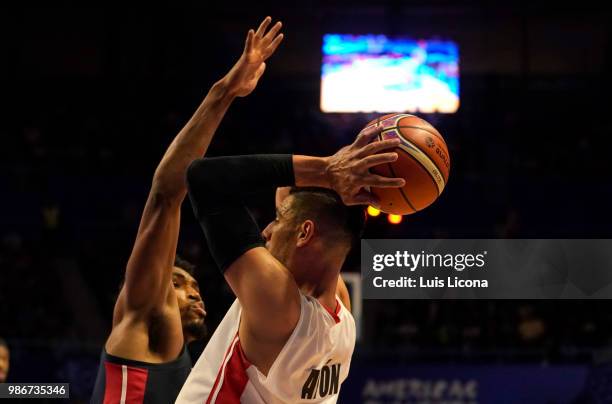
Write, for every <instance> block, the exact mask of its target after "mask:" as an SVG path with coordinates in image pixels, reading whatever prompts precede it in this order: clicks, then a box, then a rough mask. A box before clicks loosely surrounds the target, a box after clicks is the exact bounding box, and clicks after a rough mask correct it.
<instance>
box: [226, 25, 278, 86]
mask: <svg viewBox="0 0 612 404" xmlns="http://www.w3.org/2000/svg"><path fill="white" fill-rule="evenodd" d="M271 22H272V18H270V17H266V18H265V19H264V20H263V21H262V22H261V24H260V25H259V28H257V31H253V30H252V29H250V30H249V32H248V34H247V38H246V42H245V45H244V51H243V52H242V55H241V56H240V59H238V62H236V64H235V65H234V67H232V69H231V70H230V71H229V73H228V74H227V75H226V76H225V77H224V79H223V80H224V81H225V83H226V85H227V88H228V91H229V92H230V93H231V94H232V95H234V96H237V97H245V96H247V95H249V94H250V93H251V92H252V91H253V90H254V89H255V87H256V86H257V82H258V81H259V78H260V77H261V76H262V74H263V73H264V71H265V70H266V63H265V61H266V60H267V59H268V58H269V57H270V56H272V54H274V52H275V51H276V48H278V45H280V43H281V41H282V40H283V34H278V32H279V31H280V29H281V27H282V23H281V22H280V21H278V22H277V23H276V24H274V26H272V28H270V30H269V31H268V32H267V33H266V30H267V29H268V26H269V25H270V23H271Z"/></svg>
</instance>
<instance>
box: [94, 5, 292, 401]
mask: <svg viewBox="0 0 612 404" xmlns="http://www.w3.org/2000/svg"><path fill="white" fill-rule="evenodd" d="M270 23H271V18H270V17H267V18H266V19H265V20H264V21H263V22H262V23H261V25H260V26H259V28H258V29H257V31H254V30H249V32H248V35H247V38H246V44H245V48H244V51H243V53H242V55H241V56H240V58H239V59H238V62H237V63H236V64H235V65H234V66H233V67H232V69H231V70H230V71H229V72H228V73H227V75H225V77H223V78H222V79H221V80H219V81H218V82H217V83H215V84H214V85H213V86H212V88H211V89H210V91H209V92H208V94H207V96H206V98H205V99H204V101H203V102H202V104H201V105H200V106H199V107H198V109H197V110H196V112H195V113H194V115H193V116H192V117H191V119H190V120H189V122H187V124H186V125H185V127H184V128H183V129H182V130H181V131H180V132H179V134H178V135H177V136H176V138H175V139H174V141H173V142H172V144H171V145H170V147H169V148H168V150H167V151H166V153H165V155H164V157H163V158H162V160H161V162H160V163H159V165H158V167H157V169H156V171H155V174H154V176H153V182H152V187H151V191H150V193H149V197H148V199H147V202H146V205H145V208H144V212H143V215H142V218H141V222H140V227H139V229H138V234H137V236H136V241H135V244H134V247H133V250H132V254H131V256H130V258H129V261H128V263H127V268H126V271H125V282H124V285H123V287H122V288H121V291H120V293H119V297H118V298H117V302H116V303H115V309H114V313H113V328H112V330H111V333H110V335H109V337H108V339H107V340H106V344H105V346H104V349H103V352H102V357H101V361H100V368H99V371H98V377H97V380H96V385H95V388H94V393H93V396H92V399H91V402H92V403H122V404H123V403H164V404H167V403H172V402H174V400H175V399H176V396H177V394H178V392H179V390H180V388H181V386H182V385H183V383H184V381H185V379H186V378H187V375H188V373H189V371H190V369H191V366H192V364H191V360H190V359H189V356H188V354H187V351H186V348H185V346H186V343H187V342H189V341H190V340H193V339H194V338H197V337H198V333H199V330H200V329H201V328H202V325H203V322H204V317H205V315H206V313H205V311H204V304H203V301H202V299H201V297H200V294H199V290H198V285H197V282H196V281H195V279H194V278H193V277H192V276H191V274H189V273H188V272H187V271H185V270H184V269H181V268H179V267H177V266H175V254H176V247H177V242H178V234H179V224H180V206H181V203H182V202H183V199H184V198H185V195H186V192H187V188H186V183H185V174H186V171H187V167H188V166H189V164H190V163H191V162H192V161H193V160H194V159H196V158H198V157H200V156H202V155H203V154H204V153H205V152H206V150H207V149H208V146H209V144H210V141H211V139H212V137H213V135H214V133H215V131H216V129H217V127H218V126H219V123H220V122H221V119H222V118H223V116H224V115H225V112H226V111H227V109H228V107H229V106H230V104H231V103H232V101H233V100H234V98H235V97H244V96H247V95H248V94H250V93H251V92H252V91H253V90H254V89H255V87H256V85H257V82H258V80H259V79H260V78H261V76H262V74H263V73H264V70H265V67H266V65H265V63H264V62H265V61H266V59H268V58H269V57H270V56H271V55H272V54H273V53H274V52H275V50H276V49H277V47H278V46H279V44H280V42H281V41H282V39H283V34H279V31H280V29H281V23H280V22H277V23H276V24H275V25H274V26H272V28H270V29H269V30H268V27H269V25H270ZM266 31H267V32H266ZM179 266H180V265H179Z"/></svg>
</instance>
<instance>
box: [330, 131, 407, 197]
mask: <svg viewBox="0 0 612 404" xmlns="http://www.w3.org/2000/svg"><path fill="white" fill-rule="evenodd" d="M381 130H382V127H380V126H371V127H368V128H367V129H365V130H363V131H361V132H360V133H359V135H358V136H357V139H355V141H354V142H353V143H352V144H350V145H348V146H345V147H343V148H342V149H340V150H338V151H337V152H336V154H334V155H333V156H331V157H329V158H328V162H327V176H328V181H329V184H330V186H331V188H332V189H333V190H334V191H336V193H338V195H340V198H342V201H343V202H344V203H345V204H346V205H372V206H375V207H379V206H380V201H379V200H378V198H377V197H376V196H375V195H374V194H372V193H371V192H370V191H369V188H370V187H378V188H400V187H403V186H404V185H405V184H406V181H405V180H404V179H403V178H387V177H383V176H381V175H377V174H372V173H371V172H370V168H372V167H375V166H378V165H381V164H387V163H391V162H394V161H395V160H397V158H398V155H397V153H395V152H386V153H381V152H382V151H383V150H387V149H391V148H393V147H396V146H398V145H399V144H400V140H399V139H397V138H393V139H387V140H381V141H376V142H372V140H373V139H374V138H375V137H376V136H377V135H378V133H380V131H381Z"/></svg>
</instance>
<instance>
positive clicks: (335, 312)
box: [321, 298, 340, 324]
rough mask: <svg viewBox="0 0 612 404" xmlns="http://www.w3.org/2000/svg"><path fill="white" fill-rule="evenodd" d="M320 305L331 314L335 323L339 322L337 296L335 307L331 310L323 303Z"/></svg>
mask: <svg viewBox="0 0 612 404" xmlns="http://www.w3.org/2000/svg"><path fill="white" fill-rule="evenodd" d="M321 306H323V307H324V308H325V310H327V312H328V313H329V315H330V316H332V318H333V319H334V321H335V322H336V324H338V323H339V322H340V316H338V314H340V302H339V301H338V299H337V298H336V308H335V309H334V310H333V311H332V310H331V309H330V308H329V307H327V306H325V305H324V304H321Z"/></svg>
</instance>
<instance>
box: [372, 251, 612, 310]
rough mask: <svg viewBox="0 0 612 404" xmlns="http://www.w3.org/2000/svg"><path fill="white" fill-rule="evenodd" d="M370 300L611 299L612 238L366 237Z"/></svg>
mask: <svg viewBox="0 0 612 404" xmlns="http://www.w3.org/2000/svg"><path fill="white" fill-rule="evenodd" d="M361 279H362V289H363V297H364V298H365V299H610V298H612V240H610V239H588V240H577V239H576V240H559V239H557V240H546V239H528V240H521V239H511V240H502V239H471V240H460V239H446V240H440V239H420V240H382V239H366V240H362V241H361Z"/></svg>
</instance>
